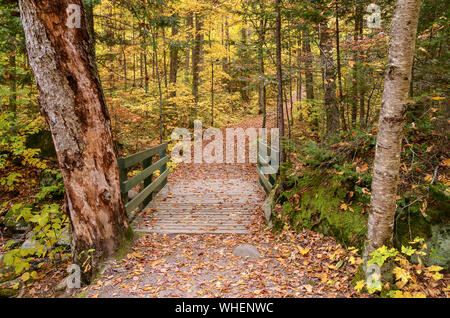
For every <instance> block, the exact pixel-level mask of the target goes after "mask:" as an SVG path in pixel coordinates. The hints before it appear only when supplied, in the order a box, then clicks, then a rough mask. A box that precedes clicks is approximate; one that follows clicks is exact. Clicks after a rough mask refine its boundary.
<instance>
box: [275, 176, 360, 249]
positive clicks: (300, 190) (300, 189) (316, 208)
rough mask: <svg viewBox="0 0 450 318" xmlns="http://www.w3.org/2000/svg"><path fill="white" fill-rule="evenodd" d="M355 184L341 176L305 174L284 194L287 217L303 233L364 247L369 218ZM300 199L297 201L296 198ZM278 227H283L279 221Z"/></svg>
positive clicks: (283, 208) (284, 212)
mask: <svg viewBox="0 0 450 318" xmlns="http://www.w3.org/2000/svg"><path fill="white" fill-rule="evenodd" d="M350 191H351V184H349V183H347V182H346V181H345V180H343V178H342V177H341V176H339V175H335V176H331V177H328V176H324V175H318V174H316V173H310V174H305V175H304V176H303V178H302V179H301V180H300V181H299V182H298V183H297V185H296V186H295V187H294V188H292V189H291V190H289V191H288V192H286V193H284V194H283V195H284V196H285V199H287V200H285V201H284V202H283V204H282V210H283V212H282V213H283V217H282V218H281V219H284V218H285V217H286V216H287V217H288V219H289V221H290V223H291V225H292V226H293V227H294V228H295V229H297V230H301V229H303V228H306V229H310V230H313V231H317V232H320V233H323V234H325V235H331V236H333V237H335V238H336V239H337V240H338V241H339V242H340V243H342V244H343V245H345V246H355V247H357V248H362V247H363V244H364V239H365V237H366V233H367V216H366V215H365V214H364V212H363V210H362V207H361V206H360V205H359V204H357V203H358V202H357V201H356V200H354V198H350V197H349V193H350ZM294 196H297V199H293V198H294ZM277 224H278V226H279V225H281V224H280V222H279V221H278V222H277Z"/></svg>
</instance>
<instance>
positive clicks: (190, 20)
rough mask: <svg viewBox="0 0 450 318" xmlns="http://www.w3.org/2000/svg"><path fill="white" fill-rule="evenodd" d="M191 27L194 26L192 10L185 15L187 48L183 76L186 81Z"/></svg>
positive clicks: (191, 34)
mask: <svg viewBox="0 0 450 318" xmlns="http://www.w3.org/2000/svg"><path fill="white" fill-rule="evenodd" d="M193 28H194V16H193V14H192V12H189V13H188V16H187V17H186V29H187V30H186V34H187V35H186V38H187V42H188V44H189V45H188V48H187V49H186V59H185V61H184V69H185V78H186V82H187V81H188V77H189V69H190V67H189V65H190V56H191V51H192V50H193V49H191V47H192V45H191V42H192V41H193Z"/></svg>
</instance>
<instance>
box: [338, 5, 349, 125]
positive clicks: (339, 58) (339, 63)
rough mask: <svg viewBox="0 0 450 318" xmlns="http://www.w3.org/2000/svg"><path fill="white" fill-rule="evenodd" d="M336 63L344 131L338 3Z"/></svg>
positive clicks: (340, 111)
mask: <svg viewBox="0 0 450 318" xmlns="http://www.w3.org/2000/svg"><path fill="white" fill-rule="evenodd" d="M336 62H337V76H338V84H339V87H338V90H339V113H340V116H341V125H342V130H344V131H345V130H347V125H346V123H345V111H344V96H343V92H342V75H341V48H340V43H339V7H338V2H337V1H336Z"/></svg>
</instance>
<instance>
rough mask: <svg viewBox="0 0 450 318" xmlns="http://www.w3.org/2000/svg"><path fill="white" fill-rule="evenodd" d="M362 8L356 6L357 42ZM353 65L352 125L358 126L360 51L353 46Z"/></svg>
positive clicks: (355, 38)
mask: <svg viewBox="0 0 450 318" xmlns="http://www.w3.org/2000/svg"><path fill="white" fill-rule="evenodd" d="M359 10H360V8H359V6H356V7H355V11H356V12H355V28H354V31H353V40H354V42H355V44H354V45H356V43H358V38H359V37H358V33H359V17H360V12H359ZM353 63H354V64H353V67H352V75H353V78H352V124H351V125H352V126H353V127H355V126H356V116H357V114H358V99H357V98H358V82H359V69H358V63H359V52H358V49H357V47H356V48H355V47H354V48H353Z"/></svg>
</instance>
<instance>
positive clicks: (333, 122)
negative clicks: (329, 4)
mask: <svg viewBox="0 0 450 318" xmlns="http://www.w3.org/2000/svg"><path fill="white" fill-rule="evenodd" d="M319 29H320V31H319V36H320V44H319V46H320V56H321V60H322V74H323V76H322V77H323V82H324V92H323V102H324V109H325V116H326V135H327V137H328V138H329V137H333V136H336V135H338V134H339V107H338V102H337V98H336V68H335V65H334V63H333V55H332V46H331V38H330V36H329V30H328V28H327V25H326V23H323V24H321V25H320V26H319Z"/></svg>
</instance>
